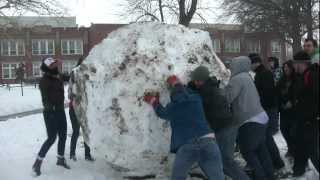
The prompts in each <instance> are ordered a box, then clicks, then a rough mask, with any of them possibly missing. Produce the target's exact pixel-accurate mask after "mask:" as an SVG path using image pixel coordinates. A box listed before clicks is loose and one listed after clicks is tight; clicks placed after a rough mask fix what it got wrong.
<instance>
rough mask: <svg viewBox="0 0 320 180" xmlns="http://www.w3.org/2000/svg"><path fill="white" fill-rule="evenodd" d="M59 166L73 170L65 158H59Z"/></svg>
mask: <svg viewBox="0 0 320 180" xmlns="http://www.w3.org/2000/svg"><path fill="white" fill-rule="evenodd" d="M57 166H62V167H64V168H66V169H71V168H70V166H69V165H68V164H67V163H66V160H65V158H64V157H58V161H57Z"/></svg>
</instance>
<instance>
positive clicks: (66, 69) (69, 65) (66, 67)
mask: <svg viewBox="0 0 320 180" xmlns="http://www.w3.org/2000/svg"><path fill="white" fill-rule="evenodd" d="M76 65H77V61H74V60H64V61H63V63H62V72H63V73H66V74H69V73H70V72H71V71H72V69H73V68H74V67H75V66H76Z"/></svg>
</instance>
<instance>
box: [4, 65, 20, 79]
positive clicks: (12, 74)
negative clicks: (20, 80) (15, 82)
mask: <svg viewBox="0 0 320 180" xmlns="http://www.w3.org/2000/svg"><path fill="white" fill-rule="evenodd" d="M18 67H19V64H18V63H4V64H2V79H16V70H17V68H18Z"/></svg>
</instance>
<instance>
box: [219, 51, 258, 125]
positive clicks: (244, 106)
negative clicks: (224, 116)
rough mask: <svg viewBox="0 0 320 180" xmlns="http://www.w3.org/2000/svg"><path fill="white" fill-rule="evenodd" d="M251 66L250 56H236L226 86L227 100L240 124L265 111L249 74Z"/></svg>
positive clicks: (236, 121) (237, 122)
mask: <svg viewBox="0 0 320 180" xmlns="http://www.w3.org/2000/svg"><path fill="white" fill-rule="evenodd" d="M250 66H251V61H250V59H249V58H248V57H246V56H241V57H237V58H234V59H233V60H232V63H231V65H230V70H231V79H230V81H229V84H228V85H227V86H226V88H225V95H226V97H227V100H228V102H229V103H230V104H231V105H232V111H233V121H234V122H235V123H236V124H238V125H241V124H242V123H244V122H245V121H246V120H249V119H250V118H252V117H254V116H257V115H258V114H260V113H261V112H263V111H264V109H263V108H262V106H261V103H260V98H259V94H258V91H257V89H256V87H255V85H254V82H253V79H252V77H251V76H250V74H249V71H250Z"/></svg>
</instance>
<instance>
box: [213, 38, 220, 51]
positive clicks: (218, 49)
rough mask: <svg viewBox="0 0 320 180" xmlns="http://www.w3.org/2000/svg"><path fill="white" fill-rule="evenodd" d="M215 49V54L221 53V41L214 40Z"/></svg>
mask: <svg viewBox="0 0 320 180" xmlns="http://www.w3.org/2000/svg"><path fill="white" fill-rule="evenodd" d="M213 49H214V51H215V52H218V53H219V52H221V46H220V39H214V40H213Z"/></svg>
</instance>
